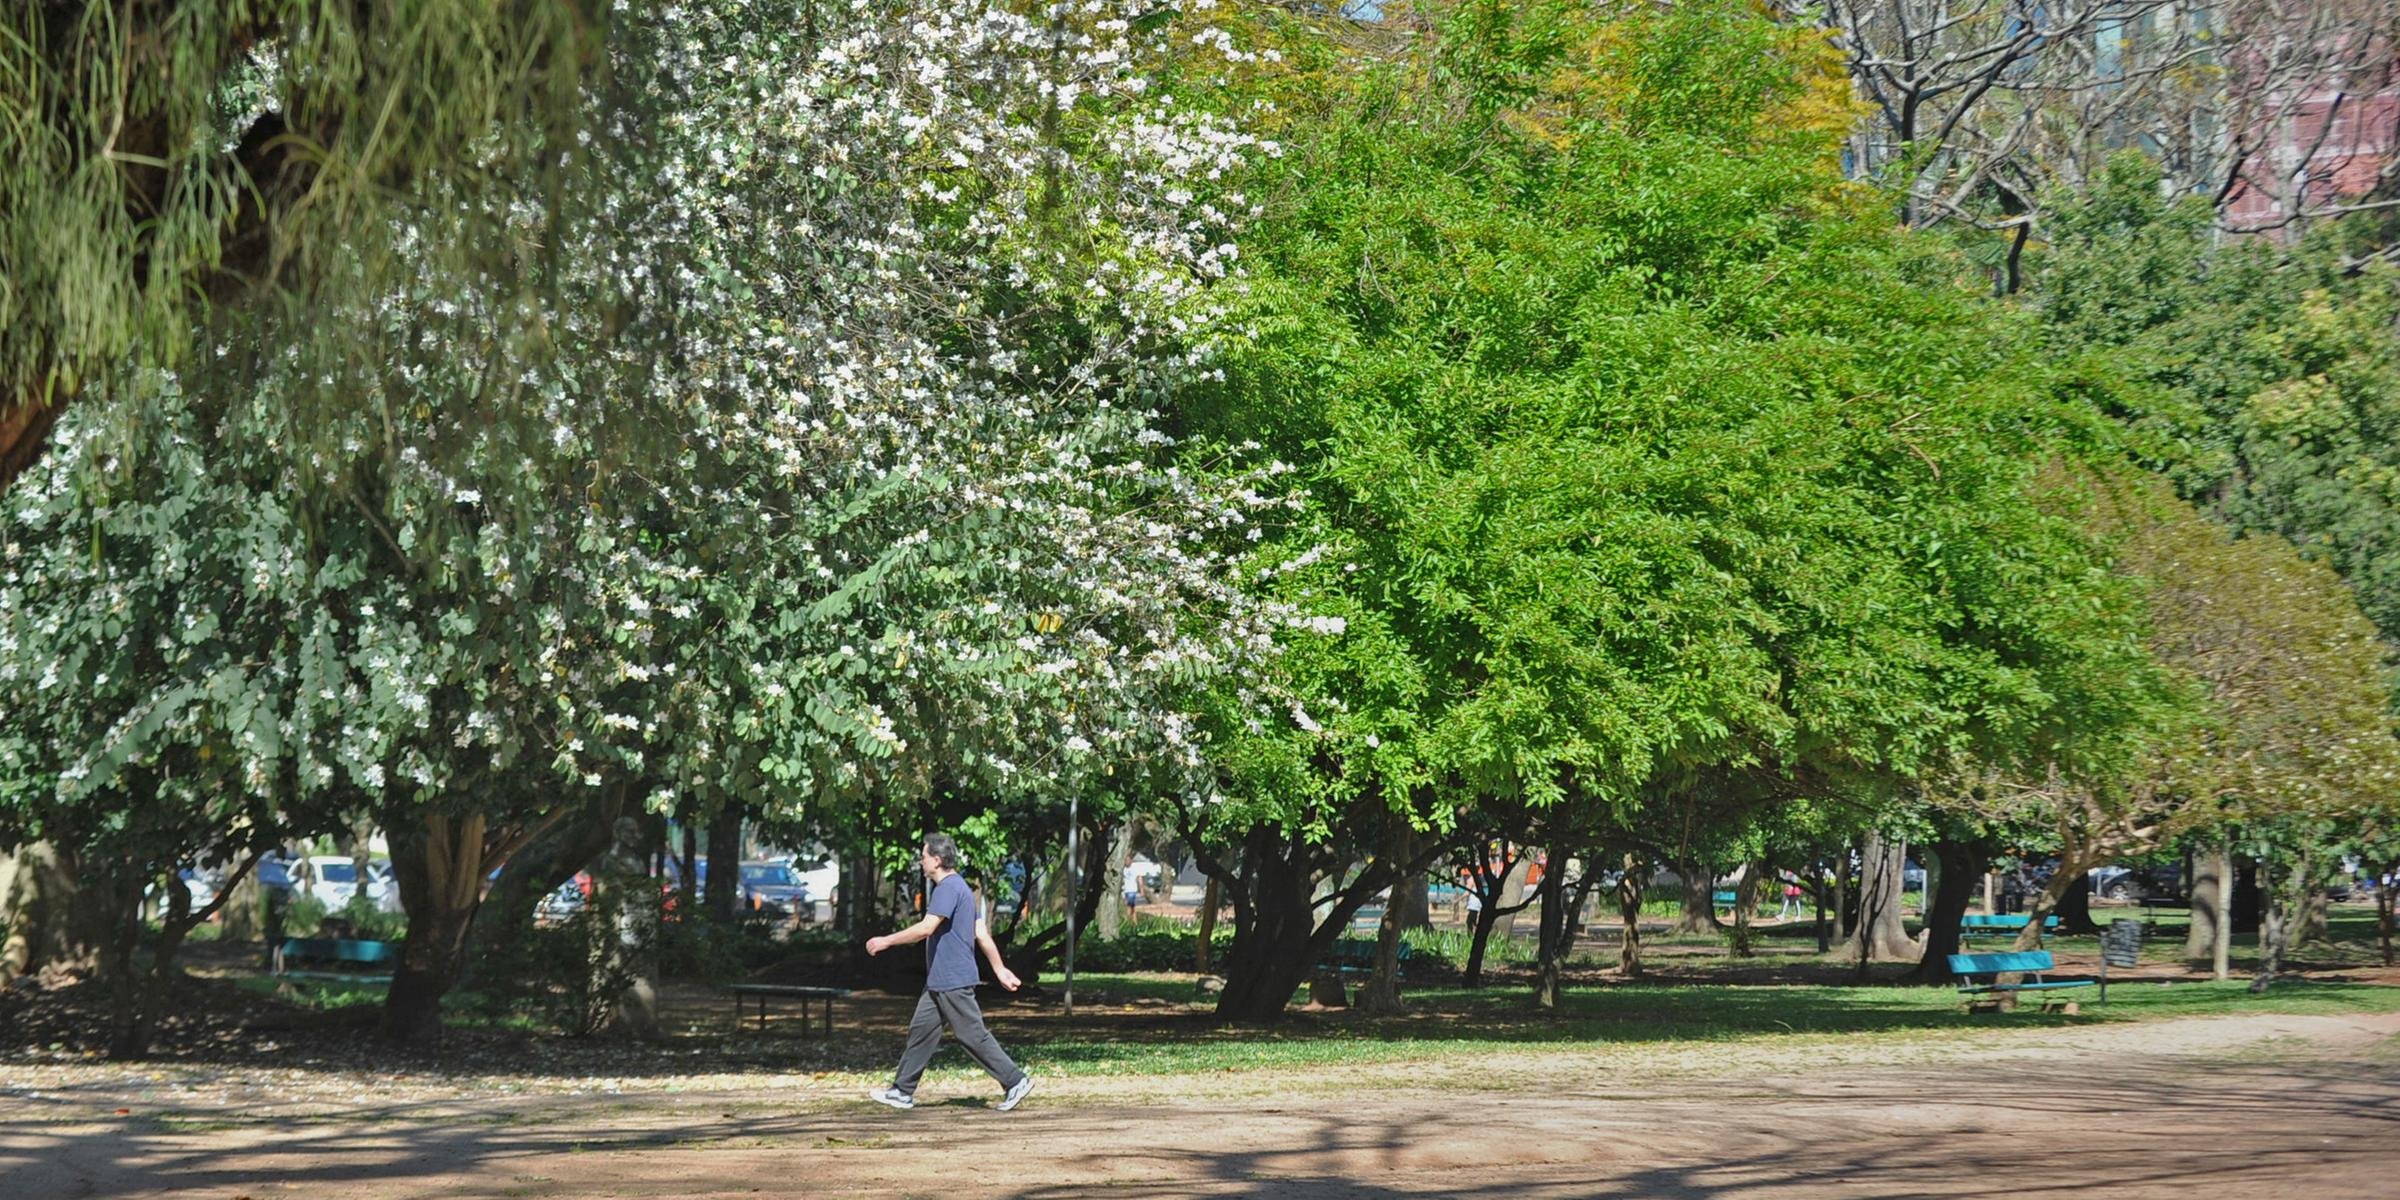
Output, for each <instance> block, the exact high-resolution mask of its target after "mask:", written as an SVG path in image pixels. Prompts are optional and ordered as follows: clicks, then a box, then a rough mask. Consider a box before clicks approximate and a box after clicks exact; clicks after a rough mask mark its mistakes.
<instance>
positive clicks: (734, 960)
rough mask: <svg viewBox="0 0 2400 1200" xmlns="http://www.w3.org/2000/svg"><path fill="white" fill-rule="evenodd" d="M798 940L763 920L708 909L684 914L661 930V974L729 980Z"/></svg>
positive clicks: (788, 951) (779, 956)
mask: <svg viewBox="0 0 2400 1200" xmlns="http://www.w3.org/2000/svg"><path fill="white" fill-rule="evenodd" d="M793 948H794V939H787V938H786V937H784V936H783V930H782V929H781V928H780V927H779V926H777V925H775V924H773V923H771V922H765V921H755V920H744V919H742V918H740V917H738V916H737V917H736V918H735V919H734V920H732V921H731V922H727V921H722V920H719V919H718V918H717V917H715V916H714V915H712V914H710V913H709V912H708V911H707V910H705V909H700V910H696V911H694V912H690V913H686V914H683V915H682V916H680V917H679V918H677V919H676V920H674V921H671V922H668V923H667V924H665V925H662V926H661V927H660V929H659V946H658V950H659V955H658V970H659V974H661V975H667V976H673V977H675V978H678V979H701V980H705V981H707V982H709V983H712V984H714V983H728V982H732V981H734V980H737V979H740V978H742V977H743V976H746V975H749V974H750V973H751V972H753V971H756V970H758V969H759V968H760V967H763V966H766V965H767V964H769V963H774V962H780V961H782V960H783V959H786V958H789V957H791V955H792V952H793Z"/></svg>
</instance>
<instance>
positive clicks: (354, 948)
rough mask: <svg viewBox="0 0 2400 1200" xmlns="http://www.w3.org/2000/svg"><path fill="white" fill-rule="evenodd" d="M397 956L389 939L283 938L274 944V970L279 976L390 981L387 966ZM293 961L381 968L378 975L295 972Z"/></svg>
mask: <svg viewBox="0 0 2400 1200" xmlns="http://www.w3.org/2000/svg"><path fill="white" fill-rule="evenodd" d="M399 957H400V955H399V953H398V951H396V950H395V949H394V948H393V946H392V943H390V942H370V941H363V940H359V939H356V938H285V939H283V940H282V941H281V942H278V943H276V944H275V961H274V966H273V969H274V973H275V975H276V977H278V978H281V979H330V980H336V981H338V982H342V983H371V984H389V983H390V982H391V981H392V976H391V974H390V971H389V968H390V967H391V966H393V965H394V964H395V963H396V961H397V960H398V959H399ZM294 962H329V963H333V964H335V965H337V966H358V967H377V966H380V967H384V968H386V970H385V971H384V972H382V973H380V974H378V973H369V972H360V971H314V970H311V971H295V970H293V969H291V966H290V964H292V963H294Z"/></svg>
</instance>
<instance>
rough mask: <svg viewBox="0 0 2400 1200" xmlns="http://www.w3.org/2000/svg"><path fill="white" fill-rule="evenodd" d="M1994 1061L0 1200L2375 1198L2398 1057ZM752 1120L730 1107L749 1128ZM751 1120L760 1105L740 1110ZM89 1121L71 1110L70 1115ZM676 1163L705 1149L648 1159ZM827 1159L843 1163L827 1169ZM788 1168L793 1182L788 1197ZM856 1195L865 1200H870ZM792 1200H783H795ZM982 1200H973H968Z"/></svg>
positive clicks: (306, 1142) (888, 1132) (856, 1123)
mask: <svg viewBox="0 0 2400 1200" xmlns="http://www.w3.org/2000/svg"><path fill="white" fill-rule="evenodd" d="M2091 1066H2092V1064H2090V1063H2084V1062H2076V1061H2047V1062H2041V1063H2034V1064H2024V1063H2014V1062H1995V1063H1986V1064H1980V1065H1968V1066H1953V1067H1949V1068H1944V1069H1942V1070H1938V1071H1926V1072H1912V1071H1909V1070H1907V1069H1904V1068H1884V1069H1878V1070H1866V1071H1853V1072H1844V1073H1840V1074H1834V1073H1827V1074H1825V1075H1822V1076H1816V1077H1808V1078H1798V1079H1784V1080H1763V1081H1762V1080H1753V1079H1749V1078H1738V1079H1733V1080H1716V1081H1712V1082H1706V1083H1701V1084H1690V1083H1685V1084H1681V1085H1675V1084H1664V1085H1660V1086H1656V1087H1650V1088H1644V1089H1643V1090H1641V1091H1640V1092H1639V1093H1638V1094H1633V1095H1625V1096H1618V1095H1601V1094H1595V1093H1591V1092H1585V1091H1577V1090H1573V1089H1558V1088H1555V1087H1553V1088H1551V1089H1549V1090H1547V1091H1545V1092H1541V1093H1532V1092H1528V1091H1526V1090H1524V1089H1513V1090H1505V1091H1494V1092H1491V1093H1480V1094H1466V1095H1458V1096H1425V1097H1418V1098H1415V1099H1409V1098H1392V1097H1384V1096H1372V1095H1369V1096H1360V1097H1356V1098H1353V1099H1352V1100H1350V1101H1345V1100H1344V1099H1342V1098H1338V1097H1336V1098H1316V1099H1308V1100H1273V1099H1270V1100H1262V1101H1259V1102H1255V1103H1250V1104H1235V1105H1226V1104H1222V1103H1219V1104H1214V1105H1206V1106H1180V1107H1164V1108H1134V1109H1129V1108H1128V1106H1126V1105H1124V1104H1121V1103H1119V1104H1110V1105H1107V1106H1092V1105H1089V1104H1084V1105H1062V1106H1058V1107H1051V1108H1045V1107H1043V1106H1042V1105H1041V1104H1039V1103H1038V1098H1037V1103H1036V1104H1034V1105H1032V1106H1029V1107H1028V1108H1027V1109H1024V1110H1020V1111H1019V1112H1017V1113H1014V1114H1000V1113H996V1112H986V1111H984V1108H985V1105H986V1104H987V1103H988V1101H978V1100H975V1099H971V1098H970V1099H951V1100H944V1101H940V1102H937V1103H935V1104H934V1105H931V1106H930V1107H932V1108H934V1109H935V1111H934V1112H931V1113H917V1114H892V1113H889V1112H886V1111H885V1110H882V1109H877V1108H873V1107H872V1106H869V1105H867V1104H866V1103H865V1102H864V1101H863V1100H862V1101H859V1102H858V1103H857V1104H856V1105H854V1106H848V1107H844V1108H841V1109H830V1110H829V1109H819V1110H815V1111H809V1112H798V1113H794V1112H789V1111H772V1109H773V1107H774V1105H773V1101H772V1098H771V1097H770V1098H768V1099H767V1101H766V1102H765V1103H764V1104H762V1103H761V1102H760V1099H759V1098H758V1097H754V1096H752V1097H724V1096H714V1097H710V1096H699V1097H646V1098H633V1097H626V1098H622V1099H616V1098H611V1099H606V1100H586V1101H572V1102H571V1101H562V1100H557V1099H550V1100H543V1101H513V1102H508V1103H505V1104H488V1103H478V1104H474V1105H464V1104H456V1105H445V1106H442V1107H440V1108H438V1109H433V1110H428V1109H427V1108H425V1107H422V1106H416V1105H386V1106H364V1107H361V1108H357V1109H353V1110H348V1111H345V1112H342V1113H338V1114H326V1115H324V1116H322V1117H306V1116H303V1117H297V1118H295V1117H288V1116H272V1117H270V1116H253V1115H249V1114H245V1113H242V1112H239V1111H227V1112H220V1113H196V1114H176V1115H173V1116H170V1117H167V1118H164V1119H162V1118H137V1117H126V1118H118V1119H113V1120H99V1121H89V1120H81V1119H80V1118H79V1117H78V1116H77V1115H76V1112H77V1109H76V1104H75V1101H74V1100H73V1099H71V1098H68V1097H60V1098H58V1099H57V1100H56V1101H51V1102H45V1103H43V1104H37V1105H36V1106H35V1110H34V1114H33V1115H34V1116H35V1117H37V1118H39V1119H35V1120H18V1121H11V1122H10V1123H8V1124H6V1125H0V1178H4V1179H11V1180H15V1181H20V1182H21V1183H22V1185H23V1186H24V1187H26V1188H28V1189H32V1190H25V1191H19V1190H17V1189H16V1188H15V1187H12V1188H11V1194H12V1195H27V1196H31V1195H42V1194H52V1193H56V1194H74V1195H81V1196H93V1197H115V1196H129V1195H134V1194H137V1193H143V1192H150V1191H156V1190H160V1189H163V1188H169V1187H171V1188H173V1189H175V1190H177V1191H179V1192H185V1191H188V1192H191V1193H194V1194H227V1195H230V1194H240V1193H241V1192H243V1191H245V1190H247V1189H251V1188H254V1187H257V1186H259V1185H261V1184H262V1183H268V1182H271V1183H272V1184H274V1185H279V1186H282V1187H285V1188H287V1189H294V1190H297V1191H298V1192H301V1193H303V1194H305V1193H307V1192H310V1191H314V1190H332V1191H338V1192H340V1193H341V1194H344V1195H389V1196H411V1197H416V1196H442V1195H461V1196H463V1195H477V1196H488V1195H493V1194H511V1195H525V1196H542V1195H555V1196H591V1195H601V1194H621V1193H620V1188H622V1189H623V1191H627V1192H636V1193H639V1194H652V1193H654V1192H656V1191H658V1185H659V1184H660V1183H661V1182H662V1181H667V1182H673V1183H674V1184H675V1185H676V1186H675V1187H674V1194H678V1195H685V1196H708V1195H719V1194H733V1193H746V1192H748V1191H750V1190H751V1189H752V1188H753V1187H756V1186H759V1185H761V1184H766V1185H770V1190H772V1191H775V1192H777V1193H780V1194H800V1191H801V1190H804V1191H805V1193H806V1194H859V1193H866V1194H878V1195H888V1194H895V1193H898V1194H909V1193H911V1192H915V1191H922V1190H925V1189H935V1190H939V1191H945V1192H955V1191H958V1190H960V1187H961V1182H960V1167H961V1165H962V1164H971V1165H973V1166H974V1167H976V1168H979V1169H981V1170H983V1171H986V1172H989V1171H995V1170H1007V1171H1010V1172H1012V1173H1013V1174H1015V1175H1016V1177H1019V1178H1031V1179H1035V1180H1037V1182H1034V1183H1030V1184H1026V1185H1021V1186H1019V1187H1017V1188H1016V1189H1015V1190H993V1191H992V1193H991V1194H1005V1195H1007V1196H1009V1197H1011V1198H1012V1200H1077V1198H1081V1197H1099V1196H1102V1195H1108V1196H1112V1197H1113V1196H1121V1195H1123V1194H1125V1192H1126V1190H1127V1188H1128V1186H1129V1184H1128V1182H1127V1181H1128V1180H1129V1179H1137V1178H1138V1179H1140V1180H1141V1181H1142V1182H1141V1184H1140V1186H1139V1188H1138V1189H1137V1190H1141V1191H1144V1192H1150V1193H1165V1194H1174V1195H1193V1196H1209V1197H1262V1198H1263V1197H1293V1196H1300V1197H1312V1198H1320V1200H1323V1198H1331V1200H1386V1198H1396V1197H1416V1196H1435V1195H1439V1196H1452V1197H1470V1198H1480V1197H1499V1196H1503V1195H1505V1196H1507V1197H1510V1198H1511V1200H1546V1198H1550V1197H1600V1198H1613V1197H1628V1198H1630V1197H1653V1198H1658V1197H1667V1198H1687V1200H1716V1198H1731V1197H1737V1196H1738V1197H1754V1196H1806V1197H1819V1196H1823V1197H1866V1196H1914V1195H1937V1194H1938V1195H1943V1196H1957V1197H1981V1196H2020V1195H2029V1194H2045V1193H2053V1192H2055V1193H2064V1192H2068V1191H2074V1192H2077V1193H2080V1194H2106V1195H2121V1196H2152V1195H2174V1194H2188V1195H2225V1194H2266V1193H2269V1192H2274V1191H2280V1190H2285V1189H2288V1188H2291V1187H2295V1186H2298V1185H2301V1184H2304V1183H2305V1184H2327V1183H2331V1184H2347V1185H2349V1187H2348V1190H2342V1191H2338V1192H2337V1193H2336V1194H2344V1195H2373V1194H2378V1193H2377V1191H2376V1190H2375V1189H2376V1186H2377V1181H2381V1182H2382V1183H2384V1184H2388V1182H2389V1175H2388V1171H2389V1167H2390V1162H2391V1153H2392V1147H2393V1146H2395V1145H2400V1064H2395V1063H2388V1062H2384V1063H2369V1064H2359V1063H2350V1064H2340V1069H2339V1070H2338V1071H2336V1072H2331V1073H2326V1074H2324V1075H2322V1076H2320V1075H2318V1074H2315V1073H2312V1072H2311V1071H2310V1070H2309V1069H2307V1068H2303V1067H2294V1066H2290V1065H2268V1064H2241V1063H2234V1064H2218V1065H2213V1066H2207V1067H2195V1066H2192V1065H2190V1064H2182V1065H2152V1064H2149V1063H2148V1062H2147V1061H2144V1062H2136V1063H2130V1064H2129V1063H2128V1062H2127V1061H2125V1060H2123V1059H2121V1058H2120V1059H2115V1060H2111V1061H2110V1062H2109V1063H2108V1064H2107V1067H2108V1073H2107V1074H2106V1075H2105V1076H2102V1077H2095V1075H2094V1073H2093V1071H2092V1069H2091ZM745 1109H747V1110H752V1111H751V1112H749V1113H747V1114H746V1113H745V1112H744V1111H742V1110H745ZM760 1109H767V1110H769V1111H764V1112H760V1111H757V1110H760ZM84 1111H88V1110H84ZM677 1151H702V1152H706V1153H697V1154H692V1155H690V1156H689V1157H682V1156H679V1155H678V1156H674V1157H670V1158H666V1159H662V1158H660V1157H659V1155H661V1154H664V1153H669V1152H677ZM837 1152H838V1153H837ZM801 1164H808V1165H807V1166H806V1168H805V1170H806V1171H807V1178H806V1180H805V1181H803V1180H800V1179H797V1178H795V1177H793V1176H792V1175H791V1174H790V1172H791V1170H792V1169H793V1168H794V1167H795V1166H799V1165H801ZM870 1185H872V1186H870ZM796 1189H797V1190H796ZM975 1190H977V1191H979V1192H981V1191H984V1190H985V1189H982V1188H977V1189H975Z"/></svg>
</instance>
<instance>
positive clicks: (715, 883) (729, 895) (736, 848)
mask: <svg viewBox="0 0 2400 1200" xmlns="http://www.w3.org/2000/svg"><path fill="white" fill-rule="evenodd" d="M610 824H612V825H613V824H614V822H611V823H610ZM849 866H850V867H851V871H850V876H851V877H850V878H849V879H848V880H845V881H844V882H843V884H842V901H843V903H844V904H852V903H862V902H863V903H864V904H866V905H867V911H865V912H863V913H861V914H860V916H861V918H862V919H861V920H859V921H858V922H856V923H854V924H852V925H851V927H850V928H851V929H852V931H853V938H852V940H854V941H860V942H863V941H865V940H866V938H867V936H868V935H867V934H864V933H857V932H856V931H857V930H860V929H863V928H865V927H866V924H867V921H866V920H865V918H868V917H871V916H872V915H873V912H872V910H873V904H874V902H873V901H872V900H871V899H869V897H868V893H869V892H870V891H871V890H872V889H873V888H874V886H875V874H874V870H875V868H874V856H873V855H871V854H865V853H861V854H857V855H854V856H852V858H851V861H850V863H849ZM862 876H863V879H862ZM700 887H701V889H702V891H703V892H704V893H705V895H706V900H707V904H708V911H709V915H711V916H714V917H715V918H716V919H717V920H719V921H724V922H731V921H732V920H733V915H734V912H735V910H737V909H739V908H740V907H741V905H742V809H741V806H740V805H737V804H733V803H731V802H728V803H727V804H726V805H725V807H724V809H723V810H722V811H720V812H719V813H717V816H716V819H715V820H712V821H710V822H709V823H708V877H707V879H705V880H704V881H703V882H702V883H701V884H700ZM853 893H856V894H855V895H853Z"/></svg>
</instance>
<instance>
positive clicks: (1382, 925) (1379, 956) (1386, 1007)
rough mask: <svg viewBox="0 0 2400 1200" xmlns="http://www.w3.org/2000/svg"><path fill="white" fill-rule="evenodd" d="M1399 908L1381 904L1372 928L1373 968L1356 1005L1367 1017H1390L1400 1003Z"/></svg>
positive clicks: (1393, 905) (1399, 1006)
mask: <svg viewBox="0 0 2400 1200" xmlns="http://www.w3.org/2000/svg"><path fill="white" fill-rule="evenodd" d="M1401 920H1402V918H1401V916H1400V906H1399V905H1397V904H1385V905H1384V906H1383V919H1382V920H1381V921H1378V922H1376V925H1375V969H1374V970H1373V971H1371V972H1369V973H1368V975H1367V986H1366V987H1364V988H1362V989H1360V992H1359V997H1358V1006H1359V1008H1360V1010H1361V1011H1363V1012H1365V1013H1367V1014H1368V1015H1369V1016H1377V1017H1391V1016H1398V1015H1399V1014H1400V1012H1401V1008H1402V1005H1401V1003H1400V923H1401Z"/></svg>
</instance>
